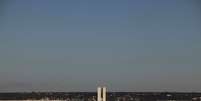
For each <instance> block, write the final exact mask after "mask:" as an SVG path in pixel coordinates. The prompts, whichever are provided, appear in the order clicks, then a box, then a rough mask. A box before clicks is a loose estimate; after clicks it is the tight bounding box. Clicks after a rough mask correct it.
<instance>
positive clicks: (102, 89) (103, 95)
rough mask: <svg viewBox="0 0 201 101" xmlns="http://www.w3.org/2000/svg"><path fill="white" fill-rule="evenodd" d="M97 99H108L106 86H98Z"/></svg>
mask: <svg viewBox="0 0 201 101" xmlns="http://www.w3.org/2000/svg"><path fill="white" fill-rule="evenodd" d="M97 101H106V87H98V88H97Z"/></svg>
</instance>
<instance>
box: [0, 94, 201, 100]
mask: <svg viewBox="0 0 201 101" xmlns="http://www.w3.org/2000/svg"><path fill="white" fill-rule="evenodd" d="M96 94H97V93H96V92H68V93H67V92H31V93H27V92H24V93H17V92H16V93H0V100H27V99H33V100H40V99H44V98H48V99H52V100H53V99H60V100H65V99H67V98H70V99H72V98H79V99H88V98H90V97H95V98H96ZM118 97H124V98H129V97H133V98H138V99H140V101H143V100H144V101H146V100H147V99H148V100H149V101H156V100H192V98H196V97H201V93H176V92H108V93H107V99H108V100H111V101H112V100H113V99H116V98H118Z"/></svg>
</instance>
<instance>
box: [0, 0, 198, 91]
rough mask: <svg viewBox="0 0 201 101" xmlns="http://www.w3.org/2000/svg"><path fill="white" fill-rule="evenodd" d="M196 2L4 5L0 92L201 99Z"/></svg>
mask: <svg viewBox="0 0 201 101" xmlns="http://www.w3.org/2000/svg"><path fill="white" fill-rule="evenodd" d="M200 5H201V2H200V1H199V0H1V1H0V92H18V91H19V92H23V91H66V92H71V91H96V87H97V86H99V85H101V86H107V88H108V90H109V91H179V92H180V91H181V92H183V91H188V92H198V91H201V86H200V85H201V78H200V77H201V62H200V60H201V19H200V18H201V6H200Z"/></svg>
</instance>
